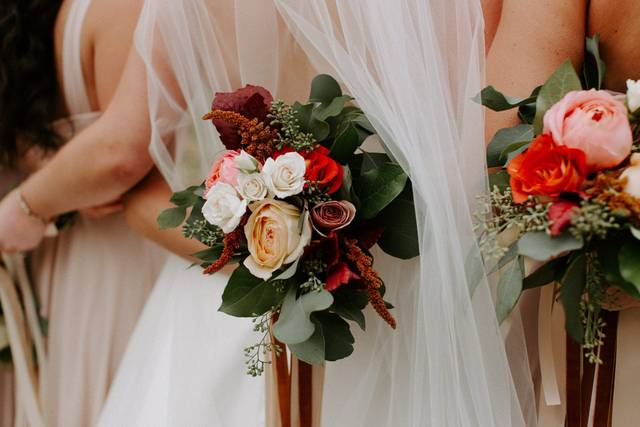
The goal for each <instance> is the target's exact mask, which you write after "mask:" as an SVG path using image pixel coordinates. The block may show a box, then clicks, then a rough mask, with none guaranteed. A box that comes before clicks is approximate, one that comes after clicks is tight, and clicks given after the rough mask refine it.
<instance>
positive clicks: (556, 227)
mask: <svg viewBox="0 0 640 427" xmlns="http://www.w3.org/2000/svg"><path fill="white" fill-rule="evenodd" d="M577 207H578V204H577V203H575V202H569V201H565V200H559V201H557V202H555V203H553V204H552V205H551V206H550V207H549V212H548V218H549V222H550V223H551V226H550V227H549V233H550V234H551V235H552V236H559V235H560V234H561V233H562V232H563V231H564V229H565V228H567V227H568V226H569V225H570V224H571V219H572V218H573V217H574V215H575V209H576V208H577Z"/></svg>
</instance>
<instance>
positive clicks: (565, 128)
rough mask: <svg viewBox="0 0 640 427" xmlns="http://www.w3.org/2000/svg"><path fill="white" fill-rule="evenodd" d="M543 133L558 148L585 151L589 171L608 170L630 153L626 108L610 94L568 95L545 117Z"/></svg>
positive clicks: (629, 133)
mask: <svg viewBox="0 0 640 427" xmlns="http://www.w3.org/2000/svg"><path fill="white" fill-rule="evenodd" d="M544 133H548V134H551V136H552V137H553V140H554V141H555V143H556V144H558V145H564V146H566V147H570V148H577V149H579V150H582V151H584V153H585V155H586V160H587V168H588V169H589V172H596V171H599V170H603V169H609V168H612V167H615V166H617V165H619V164H620V163H622V161H624V159H626V158H627V156H629V154H630V153H631V145H632V144H633V137H632V135H631V126H629V119H628V118H627V108H626V107H625V106H624V104H623V103H622V102H620V101H618V100H616V99H615V98H614V97H613V96H612V95H611V94H610V93H609V92H606V91H603V90H582V91H573V92H569V93H568V94H566V95H565V97H564V98H562V99H561V100H560V101H559V102H558V103H556V104H555V105H553V106H552V107H551V108H550V109H549V110H548V111H547V112H546V114H545V115H544Z"/></svg>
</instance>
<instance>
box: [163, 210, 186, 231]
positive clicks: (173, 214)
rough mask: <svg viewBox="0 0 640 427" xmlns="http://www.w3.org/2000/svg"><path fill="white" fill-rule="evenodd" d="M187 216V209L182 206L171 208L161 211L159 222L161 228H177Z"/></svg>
mask: <svg viewBox="0 0 640 427" xmlns="http://www.w3.org/2000/svg"><path fill="white" fill-rule="evenodd" d="M186 216H187V209H186V208H184V207H181V206H178V207H175V208H169V209H166V210H164V211H162V212H161V213H160V215H159V216H158V219H157V222H158V226H159V227H160V229H161V230H166V229H168V228H176V227H178V226H179V225H180V224H182V223H183V222H184V218H185V217H186Z"/></svg>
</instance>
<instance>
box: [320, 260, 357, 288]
mask: <svg viewBox="0 0 640 427" xmlns="http://www.w3.org/2000/svg"><path fill="white" fill-rule="evenodd" d="M351 280H360V276H358V275H357V274H356V273H354V272H353V271H351V269H350V268H349V266H348V265H347V263H344V262H339V263H337V264H335V265H334V266H333V267H331V268H329V271H327V280H326V282H327V283H326V284H325V286H324V288H325V289H326V290H327V291H329V292H331V291H335V290H336V289H338V288H339V287H340V286H342V285H346V284H347V283H349V282H350V281H351Z"/></svg>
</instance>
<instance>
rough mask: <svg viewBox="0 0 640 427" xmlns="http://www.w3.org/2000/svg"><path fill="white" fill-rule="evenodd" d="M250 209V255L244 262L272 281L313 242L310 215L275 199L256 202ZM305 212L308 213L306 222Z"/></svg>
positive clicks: (246, 226)
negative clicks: (274, 273) (279, 270)
mask: <svg viewBox="0 0 640 427" xmlns="http://www.w3.org/2000/svg"><path fill="white" fill-rule="evenodd" d="M249 208H250V209H251V211H252V213H251V216H250V217H249V220H248V221H247V224H246V225H245V226H244V234H245V236H246V237H247V245H248V249H249V253H250V255H249V256H248V257H247V258H246V259H245V260H244V265H245V266H246V267H247V268H248V269H249V271H250V272H251V274H253V275H254V276H256V277H259V278H261V279H264V280H268V279H269V278H271V276H272V274H273V272H274V271H276V270H277V269H279V268H280V267H282V266H283V265H286V264H289V263H292V262H294V261H295V260H297V259H298V258H300V256H302V253H303V251H304V248H305V246H307V245H308V244H309V242H311V222H310V220H309V214H308V212H304V213H302V212H300V210H299V209H298V208H296V207H295V206H293V205H291V204H289V203H287V202H283V201H281V200H273V199H266V200H263V201H261V202H254V203H252V204H251V205H250V206H249ZM301 215H304V216H305V217H304V218H302V221H301V218H300V216H301Z"/></svg>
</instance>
